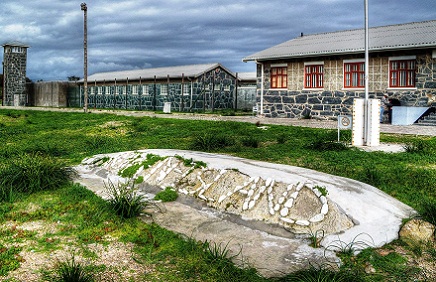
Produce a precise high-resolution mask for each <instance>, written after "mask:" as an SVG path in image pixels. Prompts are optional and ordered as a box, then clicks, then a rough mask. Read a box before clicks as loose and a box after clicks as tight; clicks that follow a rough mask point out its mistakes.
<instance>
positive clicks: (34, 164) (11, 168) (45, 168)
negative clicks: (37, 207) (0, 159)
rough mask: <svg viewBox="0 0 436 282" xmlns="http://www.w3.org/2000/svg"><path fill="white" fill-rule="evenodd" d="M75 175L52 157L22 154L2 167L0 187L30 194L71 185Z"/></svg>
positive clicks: (0, 168) (0, 170)
mask: <svg viewBox="0 0 436 282" xmlns="http://www.w3.org/2000/svg"><path fill="white" fill-rule="evenodd" d="M75 174H76V173H75V171H74V170H73V169H72V168H68V167H65V165H64V164H63V163H62V162H60V161H59V160H58V159H55V158H52V157H50V156H47V155H42V154H40V153H31V154H21V155H18V156H16V157H15V158H13V159H10V160H9V161H8V162H7V163H5V164H4V165H3V166H1V167H0V187H3V189H9V188H13V189H14V190H16V191H18V192H30V193H31V192H35V191H41V190H48V189H56V188H59V187H61V186H62V185H65V184H67V183H69V182H70V181H71V180H72V178H73V177H74V176H75ZM6 191H7V190H6Z"/></svg>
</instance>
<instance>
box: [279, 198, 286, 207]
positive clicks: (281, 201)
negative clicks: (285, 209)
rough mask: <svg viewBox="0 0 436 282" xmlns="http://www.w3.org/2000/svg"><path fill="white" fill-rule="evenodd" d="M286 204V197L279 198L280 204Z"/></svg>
mask: <svg viewBox="0 0 436 282" xmlns="http://www.w3.org/2000/svg"><path fill="white" fill-rule="evenodd" d="M284 202H285V197H280V198H279V204H280V205H281V204H283V203H284Z"/></svg>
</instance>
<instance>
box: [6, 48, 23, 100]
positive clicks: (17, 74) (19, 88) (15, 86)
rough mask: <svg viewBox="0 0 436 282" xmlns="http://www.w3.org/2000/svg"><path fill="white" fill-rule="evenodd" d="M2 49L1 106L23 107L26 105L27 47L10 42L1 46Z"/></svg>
mask: <svg viewBox="0 0 436 282" xmlns="http://www.w3.org/2000/svg"><path fill="white" fill-rule="evenodd" d="M3 48H4V54H3V105H5V106H25V105H26V103H27V91H26V65H27V48H29V46H27V45H25V44H22V43H19V42H11V43H5V44H3Z"/></svg>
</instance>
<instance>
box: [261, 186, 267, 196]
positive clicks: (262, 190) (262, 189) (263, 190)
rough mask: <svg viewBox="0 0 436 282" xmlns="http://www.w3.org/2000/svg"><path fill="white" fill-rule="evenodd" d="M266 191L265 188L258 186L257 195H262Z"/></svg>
mask: <svg viewBox="0 0 436 282" xmlns="http://www.w3.org/2000/svg"><path fill="white" fill-rule="evenodd" d="M265 190H266V186H260V189H259V193H260V194H263V193H264V192H265Z"/></svg>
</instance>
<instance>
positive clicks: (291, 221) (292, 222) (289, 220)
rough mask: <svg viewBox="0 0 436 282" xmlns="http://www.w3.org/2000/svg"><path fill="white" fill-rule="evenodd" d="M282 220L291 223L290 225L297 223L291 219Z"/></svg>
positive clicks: (282, 218)
mask: <svg viewBox="0 0 436 282" xmlns="http://www.w3.org/2000/svg"><path fill="white" fill-rule="evenodd" d="M280 220H281V221H283V222H286V223H289V224H294V223H295V221H294V220H292V219H290V218H284V217H281V218H280Z"/></svg>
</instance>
